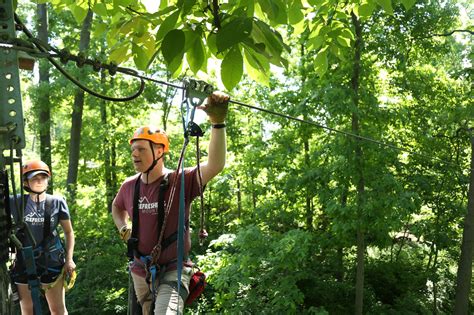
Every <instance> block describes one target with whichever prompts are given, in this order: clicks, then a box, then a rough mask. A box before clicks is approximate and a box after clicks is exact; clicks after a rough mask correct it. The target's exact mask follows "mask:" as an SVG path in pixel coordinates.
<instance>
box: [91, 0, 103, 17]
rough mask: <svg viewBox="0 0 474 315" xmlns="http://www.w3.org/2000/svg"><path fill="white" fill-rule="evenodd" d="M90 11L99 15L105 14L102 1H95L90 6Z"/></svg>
mask: <svg viewBox="0 0 474 315" xmlns="http://www.w3.org/2000/svg"><path fill="white" fill-rule="evenodd" d="M92 11H93V12H94V13H95V14H97V15H100V16H107V7H106V6H105V4H104V3H102V2H96V3H95V4H94V6H93V7H92Z"/></svg>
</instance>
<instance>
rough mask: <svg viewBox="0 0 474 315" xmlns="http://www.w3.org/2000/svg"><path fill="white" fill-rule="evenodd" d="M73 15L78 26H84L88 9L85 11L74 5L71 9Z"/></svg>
mask: <svg viewBox="0 0 474 315" xmlns="http://www.w3.org/2000/svg"><path fill="white" fill-rule="evenodd" d="M71 13H72V16H73V17H74V19H75V20H76V22H77V23H78V24H82V21H84V19H85V18H86V15H87V9H84V8H82V7H80V6H78V5H74V6H72V7H71Z"/></svg>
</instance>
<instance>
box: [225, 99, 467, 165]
mask: <svg viewBox="0 0 474 315" xmlns="http://www.w3.org/2000/svg"><path fill="white" fill-rule="evenodd" d="M229 103H234V104H236V105H239V106H243V107H247V108H251V109H255V110H258V111H261V112H265V113H268V114H271V115H274V116H279V117H282V118H285V119H288V120H294V121H297V122H300V123H303V124H308V125H311V126H315V127H317V128H322V129H325V130H328V131H330V132H334V133H339V134H342V135H345V136H348V137H353V138H357V139H359V140H363V141H367V142H372V143H375V144H378V145H381V146H384V147H388V148H391V149H395V150H398V151H401V152H406V153H408V154H412V155H418V156H420V157H423V158H425V159H429V160H436V161H438V162H443V163H446V164H449V165H454V166H457V167H460V165H459V164H458V163H455V162H451V161H447V160H444V159H441V158H438V157H436V156H429V155H426V154H423V153H420V152H415V151H412V150H409V149H406V148H402V147H400V146H396V145H394V144H390V143H385V142H382V141H380V140H376V139H372V138H368V137H364V136H361V135H358V134H355V133H351V132H347V131H343V130H338V129H335V128H331V127H328V126H325V125H321V124H318V123H316V122H314V121H311V120H304V119H301V118H297V117H293V116H290V115H286V114H282V113H279V112H276V111H272V110H269V109H265V108H261V107H257V106H252V105H249V104H246V103H242V102H239V101H234V100H232V99H231V100H230V101H229ZM470 170H471V171H474V170H473V169H470Z"/></svg>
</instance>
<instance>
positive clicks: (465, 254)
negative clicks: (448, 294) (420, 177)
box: [454, 130, 474, 315]
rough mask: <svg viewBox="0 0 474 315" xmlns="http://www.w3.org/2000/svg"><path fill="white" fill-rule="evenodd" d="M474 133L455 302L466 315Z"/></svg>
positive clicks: (473, 243)
mask: <svg viewBox="0 0 474 315" xmlns="http://www.w3.org/2000/svg"><path fill="white" fill-rule="evenodd" d="M473 170H474V135H473V134H472V130H471V173H470V181H469V191H468V196H467V214H466V217H465V218H464V229H463V233H462V243H461V257H460V258H459V266H458V273H457V280H456V299H455V302H454V314H456V315H464V314H467V313H468V308H469V293H470V291H471V279H472V259H473V250H474V225H473V223H474V171H473Z"/></svg>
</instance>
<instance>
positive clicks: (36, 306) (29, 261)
mask: <svg viewBox="0 0 474 315" xmlns="http://www.w3.org/2000/svg"><path fill="white" fill-rule="evenodd" d="M21 252H22V255H23V260H24V261H25V267H26V273H27V274H28V285H29V286H30V291H31V299H32V300H33V310H34V314H35V315H41V300H40V282H39V279H38V275H37V274H36V264H35V257H34V254H33V247H31V246H26V247H23V248H22V250H21Z"/></svg>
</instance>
